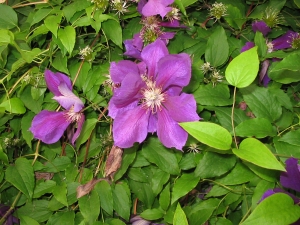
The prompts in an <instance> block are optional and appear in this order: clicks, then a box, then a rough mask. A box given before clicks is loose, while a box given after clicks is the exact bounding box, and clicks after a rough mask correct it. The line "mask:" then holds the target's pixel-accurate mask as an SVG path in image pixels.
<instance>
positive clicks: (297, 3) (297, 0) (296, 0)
mask: <svg viewBox="0 0 300 225" xmlns="http://www.w3.org/2000/svg"><path fill="white" fill-rule="evenodd" d="M294 3H295V4H296V5H297V6H298V8H300V0H294Z"/></svg>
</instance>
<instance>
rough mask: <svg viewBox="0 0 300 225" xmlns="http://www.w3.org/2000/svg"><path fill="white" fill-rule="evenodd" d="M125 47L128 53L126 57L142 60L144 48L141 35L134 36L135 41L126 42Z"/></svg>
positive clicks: (125, 53)
mask: <svg viewBox="0 0 300 225" xmlns="http://www.w3.org/2000/svg"><path fill="white" fill-rule="evenodd" d="M124 45H125V48H126V52H124V55H126V56H128V57H132V58H135V59H138V60H141V52H142V49H143V46H144V43H143V40H142V38H141V37H140V33H137V34H135V35H133V39H130V40H125V41H124Z"/></svg>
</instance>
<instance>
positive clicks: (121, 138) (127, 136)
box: [113, 107, 150, 148]
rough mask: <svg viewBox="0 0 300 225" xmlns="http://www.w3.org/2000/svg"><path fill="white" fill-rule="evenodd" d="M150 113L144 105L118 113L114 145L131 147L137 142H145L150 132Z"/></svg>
mask: <svg viewBox="0 0 300 225" xmlns="http://www.w3.org/2000/svg"><path fill="white" fill-rule="evenodd" d="M149 115H150V113H146V111H145V109H143V108H142V107H136V108H134V109H131V110H128V111H125V112H123V113H122V114H118V115H117V117H116V118H115V120H114V122H113V138H114V145H116V146H118V147H120V148H130V147H132V146H133V144H134V143H135V142H139V143H141V142H143V141H144V140H145V139H146V136H147V133H148V132H147V127H148V120H149Z"/></svg>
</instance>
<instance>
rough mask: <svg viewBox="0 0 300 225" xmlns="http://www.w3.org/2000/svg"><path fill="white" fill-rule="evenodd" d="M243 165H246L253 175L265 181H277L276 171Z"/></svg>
mask: <svg viewBox="0 0 300 225" xmlns="http://www.w3.org/2000/svg"><path fill="white" fill-rule="evenodd" d="M244 164H245V165H247V166H248V167H249V169H250V170H252V172H253V173H255V174H256V175H257V176H259V177H261V178H262V179H264V180H266V181H270V182H275V181H277V180H278V176H279V171H277V170H269V169H265V168H263V167H259V166H257V165H255V164H252V163H249V162H244Z"/></svg>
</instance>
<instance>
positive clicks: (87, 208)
mask: <svg viewBox="0 0 300 225" xmlns="http://www.w3.org/2000/svg"><path fill="white" fill-rule="evenodd" d="M78 204H79V209H80V212H81V214H82V215H83V217H84V220H85V222H86V224H93V223H94V222H95V221H96V220H97V218H98V216H99V214H100V200H99V196H98V193H97V192H96V191H94V190H93V191H91V192H90V195H85V196H82V197H81V198H79V199H78Z"/></svg>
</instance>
